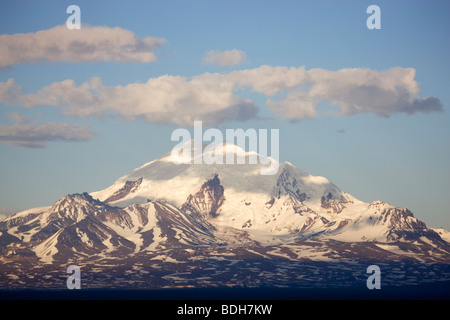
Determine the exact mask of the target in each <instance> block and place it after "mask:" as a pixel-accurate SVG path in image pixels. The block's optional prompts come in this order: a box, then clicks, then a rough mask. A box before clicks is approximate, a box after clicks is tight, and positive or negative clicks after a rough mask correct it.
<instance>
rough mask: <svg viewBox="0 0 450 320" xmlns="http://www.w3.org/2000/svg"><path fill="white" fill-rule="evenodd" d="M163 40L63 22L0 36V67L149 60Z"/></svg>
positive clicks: (152, 58)
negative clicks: (41, 63)
mask: <svg viewBox="0 0 450 320" xmlns="http://www.w3.org/2000/svg"><path fill="white" fill-rule="evenodd" d="M164 42H165V40H164V39H160V38H154V37H147V38H143V39H139V38H137V37H136V35H135V34H134V33H133V32H131V31H129V30H125V29H122V28H119V27H115V28H110V27H106V26H88V25H83V26H82V28H81V29H79V30H76V29H75V30H69V29H68V28H67V27H66V26H65V25H62V26H56V27H53V28H51V29H48V30H41V31H37V32H34V33H17V34H11V35H7V34H3V35H0V67H7V66H11V65H15V64H23V63H34V62H40V61H50V62H60V61H62V62H93V61H115V62H136V63H149V62H153V61H156V55H155V53H154V52H153V51H154V50H155V49H157V48H158V47H160V46H161V45H162V44H163V43H164Z"/></svg>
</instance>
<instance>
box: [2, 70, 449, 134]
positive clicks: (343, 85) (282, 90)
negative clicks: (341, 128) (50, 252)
mask: <svg viewBox="0 0 450 320" xmlns="http://www.w3.org/2000/svg"><path fill="white" fill-rule="evenodd" d="M248 88H249V89H250V90H253V91H255V92H258V93H261V94H262V95H263V96H265V97H266V99H267V100H266V105H267V107H268V108H269V109H270V110H272V111H273V112H274V113H275V114H277V115H278V116H280V117H282V118H284V119H287V120H291V121H296V120H300V119H307V118H315V117H320V116H323V115H330V114H324V113H323V112H322V113H321V112H320V111H321V110H320V105H321V102H328V103H330V104H332V105H334V106H336V112H334V113H333V114H331V115H333V116H336V115H337V116H350V115H354V114H359V113H373V114H375V115H377V116H381V117H388V116H390V115H393V114H396V113H406V114H413V113H417V112H422V113H430V112H438V111H443V107H442V104H441V102H440V101H439V99H437V98H435V97H426V98H420V96H419V94H420V88H419V85H418V83H417V82H416V80H415V70H414V69H412V68H400V67H395V68H391V69H388V70H384V71H376V70H371V69H367V68H353V69H340V70H337V71H330V70H325V69H310V70H306V69H305V68H304V67H303V66H301V67H298V68H294V67H291V68H287V67H271V66H261V67H258V68H253V69H247V70H237V71H232V72H229V73H223V74H220V73H214V74H211V73H204V74H200V75H198V76H195V77H192V78H191V79H188V78H186V77H182V76H171V75H163V76H160V77H156V78H150V79H148V80H147V82H145V83H130V84H127V85H125V86H105V85H103V84H102V83H101V80H100V78H92V79H91V80H89V81H87V82H84V83H82V84H81V85H79V86H77V85H76V84H75V82H74V81H73V80H70V79H69V80H65V81H61V82H55V83H53V84H50V85H48V86H46V87H43V88H42V89H41V90H39V91H38V92H36V93H33V94H22V90H21V87H20V86H18V85H17V84H15V83H14V81H13V80H12V79H9V80H8V81H6V82H3V83H2V82H0V102H4V103H6V104H10V105H13V106H21V107H26V108H32V107H36V106H38V105H50V106H57V107H59V108H60V110H61V112H62V113H63V114H65V115H68V116H74V117H86V116H98V117H103V116H105V115H108V114H112V115H116V116H120V117H122V118H123V119H124V120H127V121H131V120H135V119H142V120H144V121H147V122H150V123H172V124H176V125H182V126H185V125H192V124H193V122H194V120H202V121H204V122H205V124H208V125H212V124H217V123H222V122H225V121H228V120H234V121H246V120H248V119H251V118H255V117H256V115H257V111H258V107H257V105H256V103H255V102H254V101H252V100H249V99H246V98H245V97H244V96H242V90H241V89H248ZM244 91H245V90H244Z"/></svg>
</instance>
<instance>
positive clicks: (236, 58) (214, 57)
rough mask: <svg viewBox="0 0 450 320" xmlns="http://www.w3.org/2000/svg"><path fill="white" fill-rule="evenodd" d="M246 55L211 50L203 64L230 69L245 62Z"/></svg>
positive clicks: (235, 51) (234, 51)
mask: <svg viewBox="0 0 450 320" xmlns="http://www.w3.org/2000/svg"><path fill="white" fill-rule="evenodd" d="M246 60H247V59H246V53H245V52H244V51H241V50H237V49H233V50H226V51H217V50H211V51H208V52H207V53H206V55H205V57H204V58H203V63H204V64H216V65H219V66H221V67H232V66H236V65H240V64H242V63H244V62H246Z"/></svg>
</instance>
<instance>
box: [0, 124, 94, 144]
mask: <svg viewBox="0 0 450 320" xmlns="http://www.w3.org/2000/svg"><path fill="white" fill-rule="evenodd" d="M93 136H94V133H93V131H92V130H91V129H90V128H89V127H88V126H83V125H72V124H68V123H58V122H51V123H46V124H41V125H32V124H27V123H19V124H14V125H10V126H4V125H0V143H5V144H9V145H13V146H21V147H27V148H42V147H45V145H46V143H47V142H50V141H58V140H64V141H87V140H90V139H92V137H93Z"/></svg>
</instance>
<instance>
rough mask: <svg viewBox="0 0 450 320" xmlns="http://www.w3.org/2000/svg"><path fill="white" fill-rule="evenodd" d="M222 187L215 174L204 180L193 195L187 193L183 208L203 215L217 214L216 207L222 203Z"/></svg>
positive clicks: (223, 199) (223, 198) (223, 197)
mask: <svg viewBox="0 0 450 320" xmlns="http://www.w3.org/2000/svg"><path fill="white" fill-rule="evenodd" d="M224 201H225V196H224V188H223V187H222V186H221V185H220V180H219V177H218V175H217V174H216V175H215V176H214V178H213V179H210V180H208V181H206V182H205V183H204V184H203V185H202V186H201V188H200V190H198V191H197V192H196V193H195V194H194V195H189V196H188V198H187V200H186V203H185V204H184V205H183V206H182V209H183V210H190V211H194V212H197V213H199V214H200V215H201V216H203V217H207V216H213V217H215V216H217V215H218V212H217V211H218V209H219V208H220V206H221V205H222V204H223V203H224Z"/></svg>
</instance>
